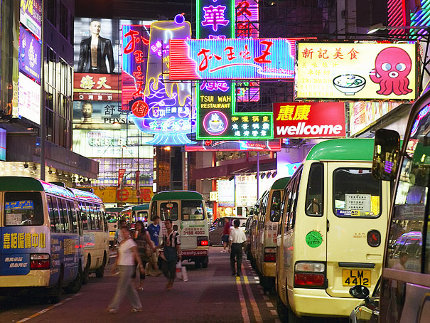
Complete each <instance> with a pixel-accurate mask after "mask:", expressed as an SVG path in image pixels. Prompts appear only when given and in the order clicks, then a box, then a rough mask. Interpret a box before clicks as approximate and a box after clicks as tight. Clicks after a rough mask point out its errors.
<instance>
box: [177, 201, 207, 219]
mask: <svg viewBox="0 0 430 323" xmlns="http://www.w3.org/2000/svg"><path fill="white" fill-rule="evenodd" d="M181 204H182V220H184V221H198V220H203V219H204V218H205V215H204V213H203V201H198V200H184V201H182V203H181Z"/></svg>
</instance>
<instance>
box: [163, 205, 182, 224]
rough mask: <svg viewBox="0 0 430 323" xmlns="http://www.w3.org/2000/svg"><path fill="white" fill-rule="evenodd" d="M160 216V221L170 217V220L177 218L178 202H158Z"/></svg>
mask: <svg viewBox="0 0 430 323" xmlns="http://www.w3.org/2000/svg"><path fill="white" fill-rule="evenodd" d="M160 215H161V216H160V218H161V220H162V221H164V220H166V219H170V220H172V221H176V220H178V203H176V202H163V203H161V204H160Z"/></svg>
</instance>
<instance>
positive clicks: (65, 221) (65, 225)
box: [58, 199, 70, 232]
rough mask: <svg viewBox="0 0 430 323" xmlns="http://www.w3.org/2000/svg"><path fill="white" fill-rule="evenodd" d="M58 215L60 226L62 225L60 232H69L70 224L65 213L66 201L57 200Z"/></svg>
mask: <svg viewBox="0 0 430 323" xmlns="http://www.w3.org/2000/svg"><path fill="white" fill-rule="evenodd" d="M58 202H59V204H60V205H59V207H60V210H61V212H60V214H61V224H62V232H69V229H70V224H69V215H68V213H67V205H66V200H63V199H58Z"/></svg>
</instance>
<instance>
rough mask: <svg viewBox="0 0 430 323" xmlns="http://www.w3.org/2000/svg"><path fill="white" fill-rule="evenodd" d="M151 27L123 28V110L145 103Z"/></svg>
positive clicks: (133, 26) (125, 26)
mask: <svg viewBox="0 0 430 323" xmlns="http://www.w3.org/2000/svg"><path fill="white" fill-rule="evenodd" d="M148 33H149V26H144V25H123V26H122V45H123V48H122V50H123V55H122V74H121V83H122V109H123V110H126V111H128V110H130V106H129V105H130V103H134V101H136V100H138V99H140V101H142V102H143V91H144V89H145V75H146V63H147V58H148V44H149V35H148Z"/></svg>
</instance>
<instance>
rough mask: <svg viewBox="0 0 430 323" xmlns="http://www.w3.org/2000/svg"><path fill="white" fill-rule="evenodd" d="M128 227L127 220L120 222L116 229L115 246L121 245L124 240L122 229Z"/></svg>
mask: <svg viewBox="0 0 430 323" xmlns="http://www.w3.org/2000/svg"><path fill="white" fill-rule="evenodd" d="M126 226H127V223H126V222H125V220H119V221H118V227H117V228H116V231H115V237H114V240H115V245H119V244H120V243H121V241H122V240H123V236H122V232H121V229H122V228H123V227H126Z"/></svg>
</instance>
